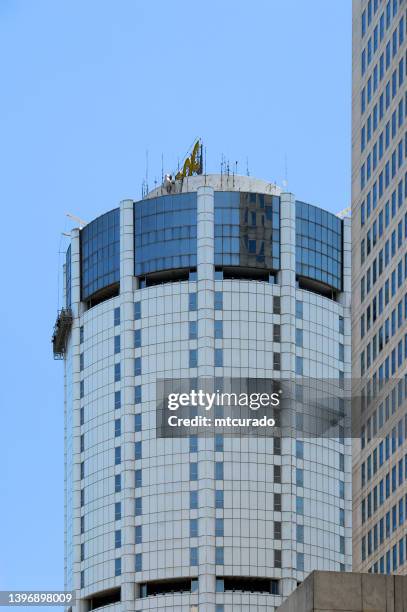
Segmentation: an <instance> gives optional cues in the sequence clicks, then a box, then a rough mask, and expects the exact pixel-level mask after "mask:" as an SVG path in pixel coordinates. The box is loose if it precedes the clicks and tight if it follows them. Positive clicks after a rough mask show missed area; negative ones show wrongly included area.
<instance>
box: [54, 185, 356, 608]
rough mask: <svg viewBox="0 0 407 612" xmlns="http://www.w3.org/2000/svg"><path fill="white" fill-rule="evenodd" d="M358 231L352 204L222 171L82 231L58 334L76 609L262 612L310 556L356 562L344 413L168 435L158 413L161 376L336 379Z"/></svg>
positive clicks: (330, 563) (323, 563)
mask: <svg viewBox="0 0 407 612" xmlns="http://www.w3.org/2000/svg"><path fill="white" fill-rule="evenodd" d="M350 248H351V245H350V225H349V220H346V219H345V220H342V219H339V218H338V217H336V216H335V215H333V214H331V213H329V212H326V211H324V210H321V209H320V208H317V207H315V206H312V205H310V204H306V203H304V202H301V201H297V200H296V199H295V197H294V196H293V195H292V194H290V193H282V192H281V190H280V189H279V188H278V187H276V186H275V185H273V184H270V183H267V182H265V181H261V180H257V179H254V178H252V177H239V176H233V177H232V176H228V175H227V176H225V175H223V176H222V175H198V176H193V177H187V178H185V179H183V180H177V181H175V182H169V183H168V184H167V185H166V186H163V187H159V188H157V189H156V190H154V191H153V192H151V193H149V194H148V195H146V197H145V198H144V199H142V200H141V201H138V202H134V201H132V200H125V201H123V202H122V203H121V204H120V207H119V208H116V209H114V210H112V211H110V212H107V213H106V214H104V215H102V216H101V217H98V218H97V219H95V220H94V221H92V222H90V223H89V224H87V225H86V226H85V227H83V229H80V230H79V229H75V230H73V232H72V237H71V244H70V246H69V248H68V251H67V259H66V265H65V281H66V282H65V286H66V291H65V297H66V305H65V308H64V309H63V310H62V311H61V312H60V313H59V317H58V320H57V324H56V328H55V332H54V338H53V339H54V352H55V355H56V356H59V357H62V358H63V359H64V364H65V466H66V469H65V472H66V482H65V489H66V507H65V526H66V533H65V540H66V587H67V589H71V588H72V589H75V590H76V593H77V603H76V608H77V609H79V610H90V609H96V608H101V607H105V606H107V605H109V606H110V607H112V608H115V609H117V610H129V611H130V610H131V611H133V612H134V611H140V612H141V611H143V612H144V611H146V610H165V611H168V612H170V611H171V612H198V611H199V612H232V611H233V612H239V611H242V612H243V611H244V612H246V611H247V610H256V611H257V610H258V611H261V612H266V610H267V612H270V611H271V610H273V609H274V607H275V606H278V605H279V604H280V603H281V602H282V600H283V598H284V597H286V596H288V595H289V594H290V593H291V592H292V591H293V590H294V589H295V587H296V586H297V583H298V582H300V581H302V580H303V579H304V577H305V576H306V575H307V573H309V571H311V570H312V569H315V568H318V569H326V570H337V571H345V570H347V571H349V570H350V569H351V444H350V442H349V440H348V439H346V436H345V435H344V431H343V430H342V431H340V428H338V430H335V431H334V433H332V435H331V436H330V437H328V436H320V437H316V436H315V435H306V433H305V429H302V431H304V435H303V436H302V437H300V438H298V439H297V437H296V436H295V435H292V436H274V437H273V436H270V437H260V436H259V437H255V436H248V437H241V436H227V435H221V434H216V435H214V436H195V435H191V436H188V437H179V438H177V437H173V438H170V437H168V438H166V437H159V435H158V430H157V416H156V410H157V396H156V393H157V386H156V383H157V381H158V380H159V379H171V378H173V379H180V378H182V379H191V380H197V379H200V378H201V377H212V378H213V379H215V380H218V379H221V378H222V377H236V378H243V379H245V378H251V379H276V378H277V379H279V378H284V379H287V380H302V379H306V378H308V377H309V378H314V379H318V378H325V379H327V380H328V379H329V380H334V381H338V386H339V387H340V386H341V382H342V381H343V379H344V378H347V377H349V376H350V355H351V340H350V325H351V322H350V289H351V280H350V272H351V269H350V265H351V264H350ZM299 388H300V387H299ZM300 401H301V398H300V397H295V398H294V399H293V400H292V404H291V405H292V407H293V418H294V419H295V423H293V430H294V429H295V428H297V429H296V431H297V432H298V430H299V429H301V428H300V426H299V423H300V422H301V421H302V420H303V415H302V414H301V412H300V409H299V408H298V411H296V406H297V402H298V406H300V403H301V402H300ZM216 408H218V409H219V407H215V410H216ZM332 431H333V430H332ZM308 433H310V432H308Z"/></svg>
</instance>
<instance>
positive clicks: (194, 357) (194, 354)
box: [189, 349, 198, 368]
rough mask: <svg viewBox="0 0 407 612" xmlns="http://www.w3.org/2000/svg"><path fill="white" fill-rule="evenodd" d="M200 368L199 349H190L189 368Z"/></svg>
mask: <svg viewBox="0 0 407 612" xmlns="http://www.w3.org/2000/svg"><path fill="white" fill-rule="evenodd" d="M197 366H198V351H197V349H190V351H189V367H190V368H196V367H197Z"/></svg>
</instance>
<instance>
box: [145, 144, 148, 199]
mask: <svg viewBox="0 0 407 612" xmlns="http://www.w3.org/2000/svg"><path fill="white" fill-rule="evenodd" d="M145 187H146V190H147V193H148V149H146V178H145Z"/></svg>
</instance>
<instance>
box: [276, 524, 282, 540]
mask: <svg viewBox="0 0 407 612" xmlns="http://www.w3.org/2000/svg"><path fill="white" fill-rule="evenodd" d="M274 539H275V540H281V521H274Z"/></svg>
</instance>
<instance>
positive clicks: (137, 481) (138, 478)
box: [134, 469, 143, 489]
mask: <svg viewBox="0 0 407 612" xmlns="http://www.w3.org/2000/svg"><path fill="white" fill-rule="evenodd" d="M142 484H143V476H142V471H141V470H140V469H138V470H136V471H135V473H134V486H135V488H136V489H140V487H141V486H142Z"/></svg>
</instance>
